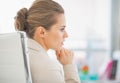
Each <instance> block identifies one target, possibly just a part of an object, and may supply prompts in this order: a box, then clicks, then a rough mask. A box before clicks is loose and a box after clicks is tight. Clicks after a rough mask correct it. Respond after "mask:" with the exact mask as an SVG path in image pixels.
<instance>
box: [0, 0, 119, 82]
mask: <svg viewBox="0 0 120 83" xmlns="http://www.w3.org/2000/svg"><path fill="white" fill-rule="evenodd" d="M55 1H57V2H59V3H60V4H61V5H62V6H63V8H64V9H65V15H66V23H67V27H66V30H67V32H68V34H69V38H67V39H66V41H65V45H64V47H67V48H69V49H72V50H73V51H74V52H75V61H74V62H75V63H76V64H77V66H78V70H79V71H81V70H82V69H83V71H84V73H83V75H81V72H80V76H81V77H80V78H81V79H83V80H86V79H88V78H86V76H85V75H84V74H86V73H88V71H89V74H90V75H93V77H92V78H91V80H97V79H99V76H100V75H101V73H102V72H103V71H104V70H105V68H106V66H107V63H108V62H109V61H110V60H111V59H113V58H114V57H113V55H114V54H115V53H116V52H117V53H116V54H119V50H120V0H55ZM32 2H33V0H12V1H9V0H3V1H1V3H0V10H1V13H0V33H8V32H14V31H15V29H14V16H15V15H16V12H17V11H18V10H19V9H20V8H22V7H29V6H30V4H31V3H32ZM49 54H50V55H52V54H54V53H52V52H49ZM52 57H53V58H54V56H52ZM84 69H85V70H84Z"/></svg>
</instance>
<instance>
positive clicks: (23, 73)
mask: <svg viewBox="0 0 120 83" xmlns="http://www.w3.org/2000/svg"><path fill="white" fill-rule="evenodd" d="M0 83H32V79H31V73H30V67H29V56H28V50H27V37H26V34H25V33H24V32H12V33H4V34H0Z"/></svg>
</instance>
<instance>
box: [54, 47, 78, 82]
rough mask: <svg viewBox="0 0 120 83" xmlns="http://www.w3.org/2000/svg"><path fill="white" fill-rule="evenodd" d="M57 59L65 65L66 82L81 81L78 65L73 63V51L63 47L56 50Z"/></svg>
mask: <svg viewBox="0 0 120 83" xmlns="http://www.w3.org/2000/svg"><path fill="white" fill-rule="evenodd" d="M56 55H57V59H58V60H59V62H60V63H61V64H62V65H63V70H64V75H65V82H66V83H80V79H79V76H78V71H77V67H76V66H75V65H74V64H73V56H74V54H73V52H72V51H70V50H67V49H65V48H62V49H61V50H58V51H56Z"/></svg>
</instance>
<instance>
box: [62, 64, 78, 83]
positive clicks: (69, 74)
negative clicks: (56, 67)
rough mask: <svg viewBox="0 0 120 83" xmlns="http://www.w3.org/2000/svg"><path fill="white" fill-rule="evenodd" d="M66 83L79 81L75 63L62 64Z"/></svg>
mask: <svg viewBox="0 0 120 83" xmlns="http://www.w3.org/2000/svg"><path fill="white" fill-rule="evenodd" d="M63 70H64V76H65V82H66V83H80V78H79V75H78V70H77V67H76V65H74V64H68V65H64V66H63Z"/></svg>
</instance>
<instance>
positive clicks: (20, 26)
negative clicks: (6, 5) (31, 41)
mask: <svg viewBox="0 0 120 83" xmlns="http://www.w3.org/2000/svg"><path fill="white" fill-rule="evenodd" d="M62 13H63V14H64V9H63V8H62V6H61V5H59V4H58V3H57V2H55V1H53V0H35V1H34V2H33V4H32V5H31V7H30V8H29V9H27V8H22V9H20V10H19V11H18V12H17V15H16V17H15V29H16V30H18V31H25V32H26V33H27V35H28V37H30V38H33V36H34V32H35V30H36V28H37V27H39V26H42V27H44V28H45V29H46V30H49V29H50V27H51V26H52V25H53V24H55V23H56V22H57V19H56V16H57V15H58V14H62Z"/></svg>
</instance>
